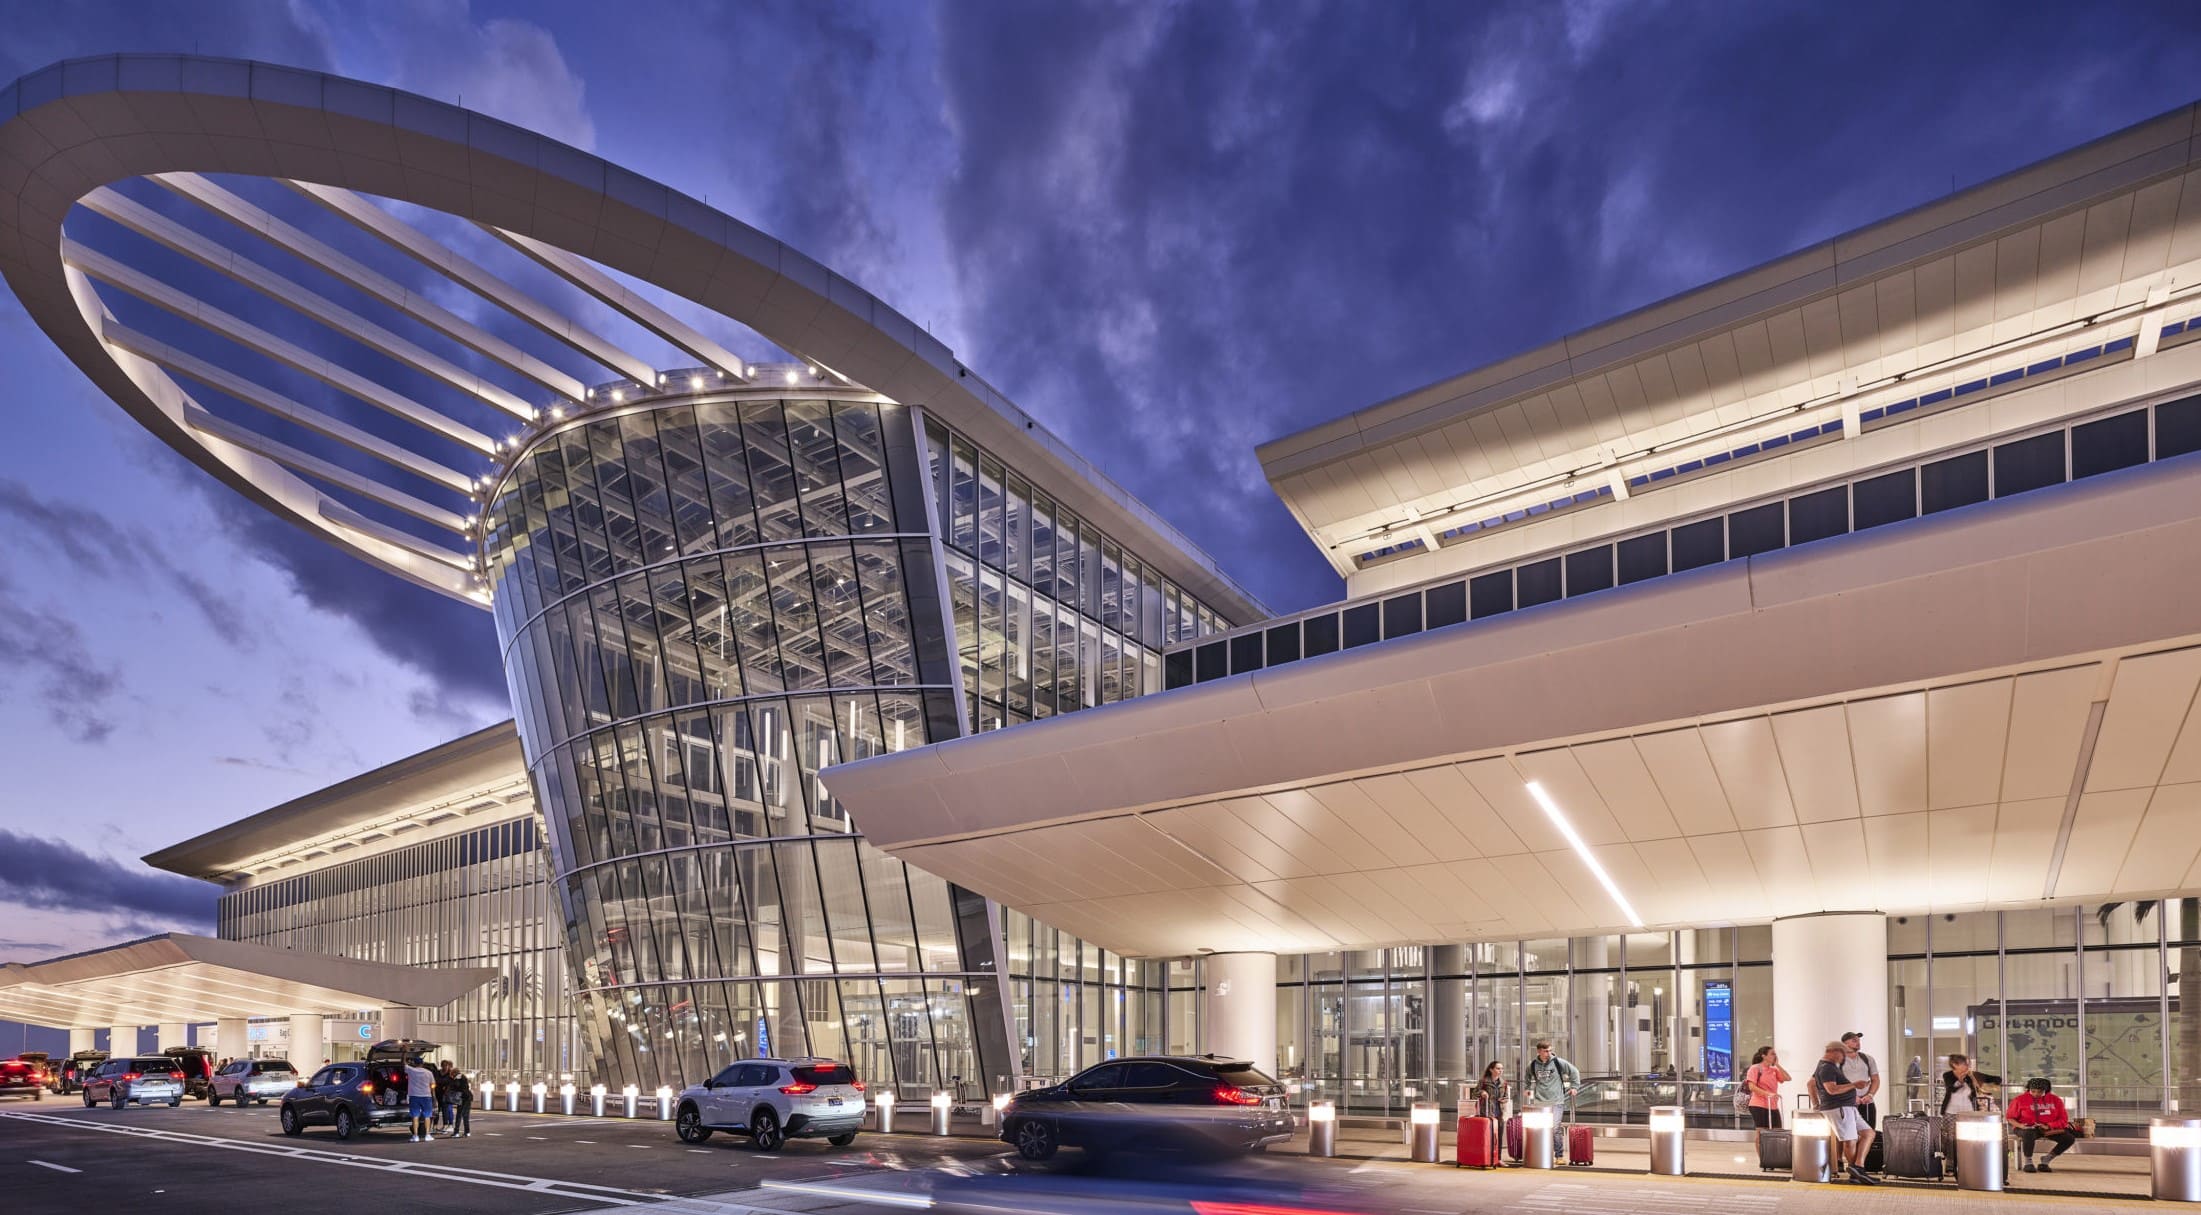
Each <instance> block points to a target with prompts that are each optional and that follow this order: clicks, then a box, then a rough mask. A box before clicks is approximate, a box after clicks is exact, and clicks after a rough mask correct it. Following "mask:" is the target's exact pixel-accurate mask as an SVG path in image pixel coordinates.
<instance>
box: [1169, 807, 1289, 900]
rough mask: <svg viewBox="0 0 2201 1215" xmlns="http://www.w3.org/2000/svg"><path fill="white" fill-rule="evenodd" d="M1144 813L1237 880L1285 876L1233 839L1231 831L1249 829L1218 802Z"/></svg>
mask: <svg viewBox="0 0 2201 1215" xmlns="http://www.w3.org/2000/svg"><path fill="white" fill-rule="evenodd" d="M1143 817H1144V818H1145V819H1146V821H1147V822H1149V823H1151V824H1153V825H1154V826H1155V827H1156V828H1158V829H1160V830H1162V831H1166V832H1168V833H1169V835H1170V836H1171V838H1173V839H1176V840H1177V841H1178V842H1180V843H1182V844H1183V845H1185V846H1186V847H1188V848H1191V849H1192V850H1194V851H1195V852H1198V853H1199V854H1200V855H1202V856H1204V857H1206V858H1207V859H1208V860H1209V861H1210V862H1212V863H1213V864H1215V865H1216V866H1218V867H1219V868H1221V869H1222V870H1223V871H1224V872H1226V873H1228V874H1230V875H1231V877H1232V878H1234V879H1235V880H1237V881H1240V882H1266V881H1273V880H1275V879H1277V878H1279V877H1282V876H1284V875H1283V874H1280V873H1278V872H1276V871H1275V870H1273V869H1271V868H1269V867H1268V866H1267V865H1264V864H1262V863H1261V862H1260V861H1258V860H1255V859H1254V858H1253V857H1251V856H1248V855H1247V854H1246V853H1245V852H1243V851H1241V850H1240V849H1239V848H1238V846H1237V845H1236V844H1235V843H1234V842H1232V838H1231V837H1232V836H1233V835H1234V834H1238V833H1243V832H1246V831H1248V830H1250V829H1249V828H1247V827H1246V826H1245V825H1244V824H1243V823H1240V822H1239V821H1238V820H1237V819H1236V818H1234V817H1232V816H1230V815H1228V814H1225V813H1221V812H1219V810H1218V807H1217V803H1214V802H1201V803H1199V804H1198V805H1194V806H1179V807H1177V808H1176V809H1174V810H1156V811H1154V812H1152V813H1150V814H1147V815H1145V816H1143Z"/></svg>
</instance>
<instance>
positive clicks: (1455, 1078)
mask: <svg viewBox="0 0 2201 1215" xmlns="http://www.w3.org/2000/svg"><path fill="white" fill-rule="evenodd" d="M1429 973H1431V974H1433V975H1437V976H1439V977H1438V978H1435V979H1432V980H1431V981H1430V992H1429V1060H1430V1070H1431V1071H1432V1072H1434V1073H1435V1074H1436V1076H1437V1078H1438V1082H1439V1087H1440V1090H1441V1091H1443V1099H1445V1100H1448V1101H1449V1100H1455V1099H1456V1094H1458V1093H1460V1092H1464V1091H1466V1090H1467V1089H1469V1088H1471V1087H1473V1085H1474V1083H1475V1076H1476V1074H1477V1073H1478V1072H1479V1071H1480V1070H1481V1069H1482V1065H1481V1064H1479V1063H1476V1062H1473V1061H1472V1060H1470V1059H1469V1058H1468V1057H1467V980H1466V979H1457V978H1453V979H1448V978H1444V977H1442V976H1445V975H1464V974H1466V973H1467V947H1466V946H1464V945H1438V946H1436V947H1434V948H1432V949H1431V950H1430V951H1429ZM1445 1081H1450V1084H1449V1086H1447V1085H1445V1083H1444V1082H1445Z"/></svg>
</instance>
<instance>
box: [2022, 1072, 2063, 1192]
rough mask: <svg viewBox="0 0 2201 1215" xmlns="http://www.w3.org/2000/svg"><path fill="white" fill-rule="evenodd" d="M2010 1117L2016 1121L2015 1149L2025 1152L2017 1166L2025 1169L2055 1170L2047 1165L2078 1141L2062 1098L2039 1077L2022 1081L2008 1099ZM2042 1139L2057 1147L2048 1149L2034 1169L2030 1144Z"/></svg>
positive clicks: (2037, 1170)
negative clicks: (2021, 1088) (2020, 1089)
mask: <svg viewBox="0 0 2201 1215" xmlns="http://www.w3.org/2000/svg"><path fill="white" fill-rule="evenodd" d="M2010 1121H2011V1122H2013V1123H2015V1124H2016V1125H2017V1128H2018V1150H2019V1151H2021V1152H2022V1153H2024V1156H2025V1162H2024V1163H2023V1164H2022V1165H2020V1166H2019V1167H2020V1168H2021V1169H2023V1170H2024V1171H2025V1172H2028V1173H2033V1172H2041V1173H2053V1172H2055V1171H2056V1170H2054V1169H2052V1168H2050V1167H2049V1166H2050V1165H2052V1164H2054V1163H2055V1162H2056V1157H2058V1156H2061V1155H2063V1154H2064V1153H2065V1152H2068V1151H2070V1150H2071V1145H2072V1144H2074V1143H2077V1142H2078V1141H2079V1134H2078V1132H2077V1131H2074V1130H2072V1129H2071V1113H2070V1111H2068V1110H2066V1109H2065V1108H2064V1104H2063V1098H2061V1097H2058V1096H2057V1095H2056V1093H2055V1089H2054V1087H2053V1086H2052V1085H2050V1084H2049V1083H2048V1081H2047V1080H2046V1079H2045V1078H2042V1077H2037V1076H2036V1077H2034V1078H2033V1079H2031V1080H2028V1081H2026V1082H2025V1091H2024V1092H2022V1093H2020V1094H2018V1096H2017V1099H2016V1100H2014V1101H2012V1102H2011V1103H2010ZM2043 1139H2046V1140H2048V1141H2049V1142H2051V1143H2054V1144H2055V1145H2056V1150H2055V1151H2053V1152H2050V1153H2048V1159H2046V1160H2043V1161H2041V1162H2040V1167H2039V1168H2038V1169H2036V1168H2035V1167H2034V1166H2033V1147H2034V1145H2035V1144H2037V1143H2039V1142H2040V1141H2041V1140H2043Z"/></svg>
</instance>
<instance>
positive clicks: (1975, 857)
mask: <svg viewBox="0 0 2201 1215" xmlns="http://www.w3.org/2000/svg"><path fill="white" fill-rule="evenodd" d="M1995 809H1996V808H1995V807H1994V806H1965V807H1961V808H1959V809H1955V810H1935V811H1933V812H1932V813H1930V814H1929V815H1927V817H1926V847H1927V853H1928V855H1929V856H1931V857H1932V858H1933V874H1932V879H1931V881H1932V886H1931V891H1932V900H1933V905H1934V906H1936V907H1948V906H1953V905H1961V904H1966V903H1977V902H1980V901H1982V900H1984V899H1985V898H1986V897H1987V874H1988V863H1989V861H1990V860H1991V859H1992V857H1993V855H1994V854H1993V852H1992V847H1993V843H1992V841H1993V840H1994V835H1995Z"/></svg>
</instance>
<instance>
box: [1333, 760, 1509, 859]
mask: <svg viewBox="0 0 2201 1215" xmlns="http://www.w3.org/2000/svg"><path fill="white" fill-rule="evenodd" d="M1429 771H1431V772H1436V773H1442V774H1443V776H1445V777H1449V778H1450V780H1451V781H1452V782H1454V783H1455V784H1456V785H1459V786H1464V785H1465V784H1466V783H1467V782H1466V780H1465V779H1464V778H1463V777H1461V776H1460V774H1459V773H1458V772H1456V771H1454V770H1453V769H1451V768H1437V769H1429ZM1356 783H1357V784H1358V785H1359V786H1360V791H1361V792H1362V793H1364V794H1366V795H1367V797H1368V799H1369V800H1370V801H1372V802H1374V803H1375V804H1376V805H1377V806H1379V807H1381V808H1382V809H1383V812H1384V813H1385V814H1388V815H1390V816H1391V819H1392V821H1393V822H1395V823H1397V824H1398V825H1399V827H1400V829H1401V830H1403V831H1405V832H1406V835H1407V838H1408V839H1410V840H1411V841H1412V849H1411V851H1410V852H1404V853H1401V854H1400V855H1421V856H1426V857H1429V858H1430V859H1432V860H1438V861H1459V860H1466V859H1467V858H1469V857H1475V856H1481V855H1482V854H1483V852H1482V849H1480V848H1477V847H1476V846H1475V845H1474V843H1473V842H1471V841H1470V840H1469V839H1468V838H1467V835H1466V833H1465V832H1464V831H1462V830H1461V829H1460V827H1459V826H1457V825H1455V820H1454V819H1453V818H1452V816H1450V815H1447V814H1446V813H1445V812H1444V811H1442V810H1440V809H1438V808H1437V806H1436V805H1435V804H1434V803H1433V802H1432V801H1431V800H1430V799H1429V797H1428V796H1427V795H1426V794H1424V792H1423V784H1422V782H1419V781H1415V780H1412V779H1410V778H1409V777H1408V776H1406V775H1405V774H1402V773H1391V774H1389V775H1386V776H1371V777H1367V778H1365V779H1362V780H1360V781H1358V782H1356ZM1468 792H1469V793H1470V795H1472V794H1473V790H1469V791H1468ZM1477 800H1478V801H1479V800H1481V799H1480V798H1478V799H1477Z"/></svg>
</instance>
